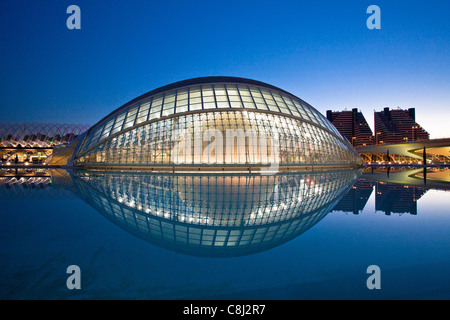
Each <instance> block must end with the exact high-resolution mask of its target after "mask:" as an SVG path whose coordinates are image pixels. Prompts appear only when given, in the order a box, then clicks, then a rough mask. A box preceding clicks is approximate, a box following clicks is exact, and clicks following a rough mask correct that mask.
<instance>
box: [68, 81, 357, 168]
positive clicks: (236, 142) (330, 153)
mask: <svg viewBox="0 0 450 320" xmlns="http://www.w3.org/2000/svg"><path fill="white" fill-rule="evenodd" d="M72 161H73V162H74V164H75V165H76V166H81V167H86V168H89V167H103V168H116V167H118V168H121V167H136V168H151V169H157V168H171V169H179V168H186V167H195V168H196V169H197V168H198V170H200V169H201V168H205V169H211V168H213V169H219V168H222V170H224V169H226V168H230V167H231V168H246V169H250V168H252V169H253V168H258V167H259V168H262V167H267V166H268V165H270V164H273V163H276V164H277V168H278V167H280V168H283V167H287V168H289V167H297V166H298V167H302V166H303V167H305V166H359V165H361V164H362V159H361V158H360V157H359V155H358V153H357V152H356V151H355V150H354V149H353V147H352V146H351V144H350V143H349V142H348V141H347V140H346V139H345V138H344V137H343V136H342V135H341V134H340V133H339V132H338V131H337V130H336V128H335V127H334V126H333V125H332V124H331V123H330V122H329V121H328V120H327V119H326V118H325V117H324V116H323V115H322V114H321V113H320V112H318V111H317V110H316V109H314V108H313V107H312V106H310V105H309V104H307V103H306V102H304V101H303V100H301V99H299V98H297V97H296V96H294V95H292V94H290V93H288V92H286V91H284V90H282V89H279V88H277V87H274V86H272V85H268V84H265V83H262V82H259V81H254V80H249V79H243V78H234V77H202V78H195V79H189V80H185V81H180V82H176V83H173V84H170V85H167V86H164V87H161V88H158V89H155V90H153V91H150V92H148V93H146V94H144V95H142V96H140V97H138V98H136V99H134V100H132V101H130V102H128V103H126V104H125V105H123V106H122V107H120V108H118V109H117V110H115V111H113V112H112V113H110V114H109V115H108V116H106V117H105V118H103V119H102V120H101V121H99V122H98V123H97V124H95V125H94V126H92V127H91V128H90V129H89V131H87V132H86V134H85V135H84V136H83V137H80V140H79V141H78V145H77V147H76V149H75V153H74V157H73V159H72Z"/></svg>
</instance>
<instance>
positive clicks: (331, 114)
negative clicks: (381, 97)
mask: <svg viewBox="0 0 450 320" xmlns="http://www.w3.org/2000/svg"><path fill="white" fill-rule="evenodd" d="M327 119H328V121H330V122H331V123H332V124H333V125H334V126H335V127H336V129H337V130H338V131H339V132H340V133H341V134H342V135H343V136H344V137H346V138H347V140H348V141H349V142H350V143H351V144H352V145H353V146H354V147H360V146H366V145H367V146H369V145H372V144H373V133H372V130H371V129H370V127H369V125H368V123H367V121H366V119H365V118H364V115H363V114H362V113H361V112H358V109H356V108H354V109H352V110H351V111H347V110H344V111H331V110H327Z"/></svg>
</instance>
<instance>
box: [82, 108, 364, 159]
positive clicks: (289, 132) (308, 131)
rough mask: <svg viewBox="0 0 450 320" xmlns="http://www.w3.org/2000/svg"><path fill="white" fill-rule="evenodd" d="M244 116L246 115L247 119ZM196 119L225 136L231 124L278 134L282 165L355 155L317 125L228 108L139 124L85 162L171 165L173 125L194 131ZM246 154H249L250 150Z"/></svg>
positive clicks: (232, 126) (206, 127)
mask: <svg viewBox="0 0 450 320" xmlns="http://www.w3.org/2000/svg"><path fill="white" fill-rule="evenodd" d="M242 119H245V120H244V122H243V120H242ZM175 122H176V126H175ZM194 123H195V124H197V125H198V124H199V123H201V124H203V127H204V129H211V128H215V129H218V130H220V131H221V132H222V133H223V135H224V138H225V137H226V135H225V132H226V129H231V128H242V129H244V130H249V129H250V130H254V131H255V132H256V133H257V134H258V135H264V134H267V133H268V132H269V133H270V134H273V135H276V136H278V138H279V146H280V165H292V164H296V163H299V162H300V163H312V164H320V163H329V162H337V163H339V162H342V163H349V162H351V161H355V159H356V155H353V154H352V153H351V152H350V151H348V150H349V149H348V147H346V146H345V145H344V144H343V143H342V142H341V141H339V140H338V139H337V138H335V137H334V136H332V135H330V134H329V133H328V132H326V131H323V130H321V129H319V128H317V127H315V126H312V125H309V124H307V123H302V122H299V121H298V120H296V119H293V118H285V117H281V116H278V115H273V114H248V113H246V112H245V114H244V113H243V112H239V111H228V112H211V113H202V114H191V115H185V116H181V117H180V118H169V119H165V120H162V121H158V122H153V123H150V124H148V125H145V126H142V127H138V128H136V129H134V130H130V131H127V132H125V133H123V134H122V135H119V136H117V137H114V138H113V139H112V140H111V141H107V142H105V143H104V144H103V145H99V146H98V147H97V148H96V149H95V150H93V152H92V153H101V156H97V155H95V156H91V157H86V160H87V161H85V162H87V163H89V162H93V163H98V162H105V163H107V164H118V165H121V164H141V165H148V164H150V165H151V164H154V165H158V164H169V165H170V164H171V159H170V154H171V150H172V148H173V146H174V144H175V142H176V141H174V140H175V139H173V137H174V136H176V134H175V133H174V132H173V130H174V128H176V127H177V128H181V127H182V128H184V130H186V129H187V128H191V133H192V131H193V130H192V127H193V124H194ZM180 124H181V125H180ZM244 127H246V128H244ZM247 149H248V148H247ZM255 149H256V148H255ZM255 149H254V150H255ZM247 152H248V150H247ZM348 154H350V158H349V157H348V156H347V155H348ZM193 156H194V157H195V155H193ZM245 156H246V157H247V159H248V158H249V155H248V154H246V155H245ZM346 156H347V157H346ZM99 159H100V160H99ZM224 162H225V161H224Z"/></svg>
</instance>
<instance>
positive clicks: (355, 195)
mask: <svg viewBox="0 0 450 320" xmlns="http://www.w3.org/2000/svg"><path fill="white" fill-rule="evenodd" d="M373 185H374V182H372V181H368V180H363V179H358V180H357V181H356V182H355V184H354V185H353V187H352V188H351V189H350V190H349V191H348V192H347V194H346V195H345V196H344V197H343V198H342V199H341V201H339V202H338V204H337V205H336V206H335V207H334V209H333V211H343V212H353V214H359V213H360V212H361V211H362V210H363V209H364V207H365V206H366V204H367V201H368V200H369V198H370V195H371V194H372V191H373Z"/></svg>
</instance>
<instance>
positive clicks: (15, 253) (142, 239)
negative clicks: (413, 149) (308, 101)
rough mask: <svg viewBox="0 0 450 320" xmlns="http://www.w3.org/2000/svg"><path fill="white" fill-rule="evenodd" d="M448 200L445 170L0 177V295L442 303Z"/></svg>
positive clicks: (449, 290) (449, 178)
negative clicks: (373, 282) (371, 282)
mask: <svg viewBox="0 0 450 320" xmlns="http://www.w3.org/2000/svg"><path fill="white" fill-rule="evenodd" d="M448 190H450V170H449V169H445V168H444V169H428V170H424V169H423V168H406V167H400V168H399V167H396V168H366V169H364V170H362V169H352V170H348V169H347V170H335V171H317V170H314V171H307V172H305V171H302V172H286V173H279V174H276V175H272V176H263V175H259V174H242V173H200V174H199V173H188V172H186V173H171V172H159V173H148V172H135V171H128V172H109V171H66V170H62V169H55V170H50V169H39V170H36V169H27V170H26V169H9V170H3V171H1V172H0V203H1V221H2V223H1V224H0V228H1V240H0V241H1V245H0V254H1V259H0V281H1V285H0V298H2V299H284V300H287V299H435V298H445V299H447V298H449V297H450V271H448V266H449V263H450V241H449V240H450V237H449V231H448V230H450V228H449V227H450V212H449V209H448V208H450V197H449V195H450V193H449V191H448ZM71 265H76V266H79V268H80V270H81V277H80V279H81V289H80V290H76V289H75V290H69V289H68V288H67V286H66V281H67V279H68V277H69V276H70V274H68V273H67V272H66V271H67V267H68V266H71ZM371 265H376V266H378V267H379V269H380V274H379V279H378V280H379V282H380V283H381V288H380V289H369V288H368V286H367V283H368V278H369V277H370V276H371V274H370V273H368V272H367V268H368V267H369V266H371Z"/></svg>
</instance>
